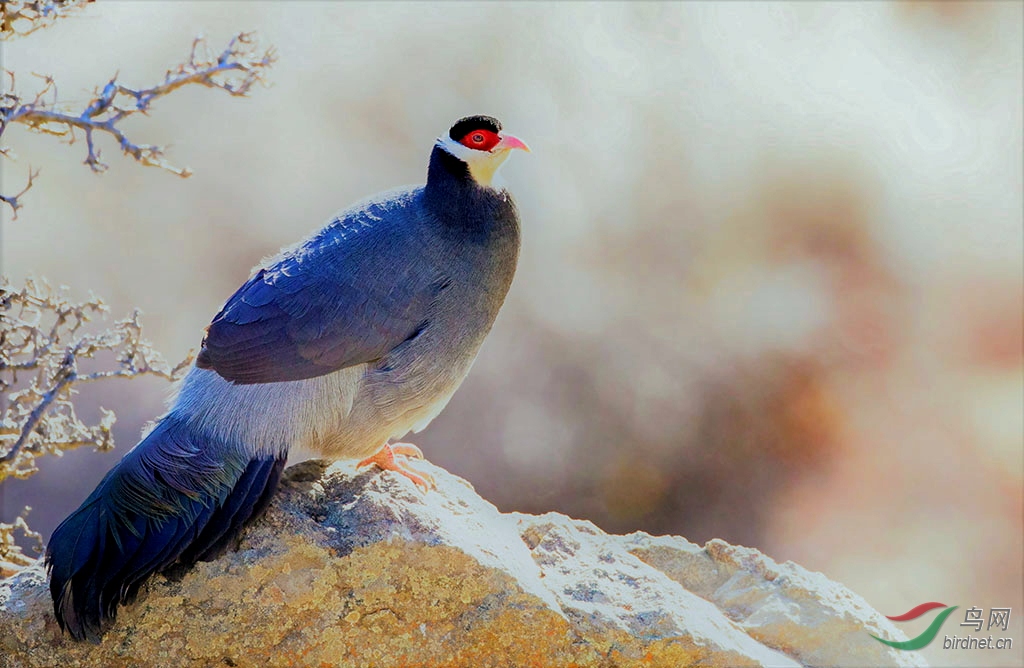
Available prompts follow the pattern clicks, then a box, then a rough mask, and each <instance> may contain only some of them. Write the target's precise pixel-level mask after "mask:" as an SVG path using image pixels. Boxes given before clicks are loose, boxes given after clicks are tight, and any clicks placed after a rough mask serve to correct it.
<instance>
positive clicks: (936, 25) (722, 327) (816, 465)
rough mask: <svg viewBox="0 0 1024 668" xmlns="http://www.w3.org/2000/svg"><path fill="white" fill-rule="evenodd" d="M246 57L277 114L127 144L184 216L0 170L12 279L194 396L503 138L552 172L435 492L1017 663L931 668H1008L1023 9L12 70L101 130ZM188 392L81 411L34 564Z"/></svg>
mask: <svg viewBox="0 0 1024 668" xmlns="http://www.w3.org/2000/svg"><path fill="white" fill-rule="evenodd" d="M240 30H258V31H259V33H260V36H261V38H262V40H263V42H264V43H266V44H268V45H274V46H275V47H276V48H277V50H278V53H279V56H280V59H279V61H278V63H277V64H276V65H275V66H274V67H273V68H272V70H271V71H270V76H269V78H270V80H271V82H272V85H271V86H269V87H267V88H257V89H256V90H255V91H254V93H253V95H252V97H251V98H250V99H236V98H231V97H229V96H227V95H224V94H223V93H220V92H217V91H209V90H205V89H200V88H195V89H191V88H186V89H182V90H180V91H178V92H177V93H175V94H174V95H172V96H170V97H168V98H165V99H163V100H161V101H160V102H158V103H157V105H156V108H155V110H154V111H153V112H152V113H151V115H150V117H148V118H141V119H134V120H132V122H131V123H129V124H127V125H126V126H125V127H124V129H125V130H127V131H128V132H129V136H131V137H132V139H133V140H134V141H136V142H142V143H158V144H165V143H166V144H170V145H171V148H170V151H169V153H168V157H169V159H170V161H171V162H173V163H175V164H177V165H179V166H182V165H187V166H189V167H191V168H192V169H193V170H194V172H195V175H194V176H193V177H192V178H190V179H179V178H177V177H175V176H173V175H171V174H168V173H166V172H162V171H160V170H157V169H151V168H142V167H140V166H138V165H136V164H134V163H133V161H131V160H130V159H128V158H124V157H123V156H121V155H119V151H118V149H117V147H116V146H115V145H114V144H113V143H111V142H108V141H107V140H106V138H102V139H100V142H102V143H101V147H102V148H103V151H104V156H105V158H106V160H107V161H108V162H109V163H110V164H111V169H110V170H109V172H107V173H106V174H105V175H102V176H97V175H95V174H92V173H91V172H90V171H89V169H88V168H87V167H86V166H84V165H82V164H80V163H81V161H82V160H83V159H84V158H85V148H84V146H83V145H82V144H81V143H80V144H76V145H75V146H71V147H68V146H65V145H63V144H60V143H59V142H58V141H57V140H56V139H54V138H52V137H46V136H40V135H32V134H29V133H26V132H24V131H22V130H21V129H20V128H12V129H11V130H9V131H8V132H7V133H6V134H5V143H6V144H8V145H11V146H12V147H13V148H14V150H15V151H16V153H17V154H18V160H17V161H16V162H11V161H4V162H3V163H0V168H2V170H3V172H2V177H3V186H2V188H3V191H4V192H8V191H14V192H16V191H17V190H20V189H21V187H22V185H23V184H24V180H25V177H26V173H27V170H28V167H29V165H31V166H33V167H39V168H41V169H42V173H41V174H40V176H39V178H38V179H37V181H36V185H35V186H34V188H33V189H32V190H31V191H30V193H29V195H27V196H26V198H25V208H24V209H22V211H21V212H20V214H19V218H18V219H17V220H16V221H12V220H11V216H10V215H9V211H7V210H6V209H5V210H4V212H3V216H4V219H3V227H2V232H3V249H2V250H3V253H2V258H3V273H5V274H6V275H8V276H9V277H10V278H11V279H12V280H13V281H14V282H15V283H16V284H17V283H20V282H21V281H23V280H24V279H25V278H26V277H28V276H37V277H45V278H47V279H49V280H50V281H51V282H52V283H54V284H66V285H68V286H70V287H71V292H72V295H73V296H75V297H77V298H79V299H84V298H86V297H87V296H88V293H89V291H90V290H92V291H94V292H95V293H96V294H98V295H100V296H102V297H104V298H105V299H106V300H107V301H108V303H109V304H110V305H111V307H112V312H113V314H114V316H116V317H123V316H124V315H126V314H128V313H129V312H130V311H131V309H132V308H133V307H139V308H141V309H142V310H143V312H144V319H143V321H144V324H145V326H146V332H147V335H148V338H149V339H150V340H151V341H152V342H153V343H154V344H155V346H156V348H157V349H158V350H161V351H162V352H163V353H164V354H165V356H166V357H167V358H168V359H170V360H172V361H176V360H178V359H180V358H182V357H183V356H184V355H185V354H186V352H187V351H188V350H189V349H190V348H194V347H196V346H197V345H198V343H199V340H200V338H201V335H202V329H203V327H205V326H206V324H207V323H208V322H209V320H210V319H211V317H212V316H213V315H214V314H215V313H216V312H217V311H218V309H219V308H220V306H221V305H222V303H223V302H224V300H225V299H226V298H227V297H228V296H229V295H230V294H231V293H232V292H233V291H234V290H235V288H236V287H237V286H238V285H239V284H240V283H241V282H242V281H243V280H244V279H245V278H246V277H247V276H248V272H249V269H250V267H251V266H252V265H253V264H255V263H256V262H257V261H258V260H259V259H260V258H262V257H264V256H265V255H267V254H270V253H272V252H275V251H276V250H277V249H278V248H279V247H281V246H282V245H286V244H290V243H292V242H293V241H295V240H297V239H299V238H300V237H302V236H303V235H305V234H306V233H307V232H309V231H311V230H313V229H314V228H316V227H318V226H319V225H320V224H322V223H323V222H325V221H326V219H327V218H328V217H329V216H331V215H332V213H333V212H335V211H336V210H338V209H340V208H342V207H344V206H347V205H348V204H350V203H352V202H354V201H355V200H357V199H360V198H362V197H364V196H366V195H369V194H372V193H375V192H378V191H380V190H383V189H386V188H390V187H393V186H396V185H400V184H405V183H416V182H422V180H423V178H424V176H425V170H426V161H427V156H428V153H429V150H430V148H431V146H432V142H433V139H434V138H435V137H436V136H438V135H439V134H441V133H443V132H445V131H447V129H448V127H449V126H450V125H451V123H452V121H454V120H455V119H456V118H458V117H460V116H463V115H467V114H472V113H488V114H492V115H495V116H497V117H499V118H501V119H502V121H503V122H504V124H505V127H506V128H507V129H508V130H509V131H511V132H514V133H515V134H516V135H518V136H521V137H522V138H524V139H525V140H526V141H527V142H528V143H529V144H530V146H531V148H532V149H533V153H532V154H531V155H516V156H514V158H513V159H512V160H511V161H510V162H509V163H508V164H507V165H506V167H505V168H504V175H505V180H506V182H507V183H508V184H509V186H510V189H511V190H512V191H513V193H514V194H515V196H516V198H517V199H518V202H519V205H520V209H521V213H522V218H523V249H522V254H521V260H520V266H519V272H518V274H517V277H516V281H515V283H514V285H513V287H512V290H511V293H510V294H509V297H508V300H507V302H506V304H505V308H504V310H503V311H502V314H501V315H500V317H499V319H498V321H497V323H496V325H495V328H494V330H493V332H492V334H491V336H490V337H489V339H488V341H487V343H486V344H485V345H484V348H483V350H482V352H481V354H480V357H479V358H478V360H477V363H476V366H475V368H474V371H473V373H472V374H471V375H470V377H469V379H468V380H467V381H466V383H465V385H464V386H463V388H462V389H461V390H460V391H459V392H458V393H457V394H456V396H455V398H454V399H453V400H452V402H451V404H450V405H449V407H448V409H447V410H446V411H445V412H444V413H443V414H442V415H441V416H440V417H439V418H437V420H435V422H434V423H433V425H432V426H431V427H430V428H429V429H428V430H427V431H425V432H424V433H423V434H421V435H420V436H419V437H418V438H417V439H414V440H415V441H416V442H417V443H418V444H419V445H421V446H422V447H423V449H424V450H425V451H426V453H427V456H428V458H429V459H431V460H432V461H434V462H435V463H437V464H440V465H441V466H444V467H446V468H447V469H449V470H450V471H452V472H454V473H456V474H458V475H461V476H464V477H465V478H467V479H468V480H469V481H471V482H472V483H473V485H474V486H475V487H476V489H477V490H478V491H479V492H480V493H481V494H482V495H483V496H484V497H485V498H487V499H489V500H491V501H492V502H494V503H495V504H496V505H497V506H498V507H499V508H501V509H502V510H506V511H510V510H517V511H523V512H530V513H539V512H544V511H549V510H557V511H560V512H563V513H567V514H569V515H571V516H573V517H580V518H586V519H590V520H592V521H594V522H595V523H597V524H598V525H599V526H601V527H602V528H603V529H605V530H608V531H611V532H630V531H634V530H644V531H648V532H651V533H658V534H660V533H672V534H680V535H683V536H685V537H686V538H688V539H689V540H691V541H694V542H697V543H703V542H704V541H706V540H708V539H711V538H716V537H717V538H723V539H725V540H727V541H729V542H732V543H738V544H743V545H748V546H752V547H756V548H758V549H760V550H762V551H764V552H765V553H767V554H768V555H770V556H772V557H773V558H775V559H776V560H778V561H784V560H789V559H791V560H793V561H795V562H797V563H799V564H801V565H803V566H805V567H807V568H810V569H812V570H817V571H822V572H823V573H825V574H826V575H827V576H829V577H830V578H833V579H835V580H837V581H839V582H841V583H843V584H845V585H847V586H849V587H850V588H852V589H853V590H854V591H856V592H857V593H859V594H861V595H863V596H864V597H865V598H866V599H867V600H868V601H869V603H871V604H872V605H873V606H875V607H876V608H877V609H879V610H880V611H881V612H883V613H884V614H888V615H896V614H900V613H903V612H905V611H907V610H908V609H910V608H911V607H912V606H914V605H916V604H918V603H921V602H924V601H932V600H937V601H942V602H944V603H946V604H949V605H959V606H962V607H963V608H967V607H971V606H977V607H980V608H983V609H984V610H985V611H986V615H987V611H988V610H989V609H990V608H993V607H1011V608H1012V614H1011V620H1010V623H1011V628H1010V630H1009V631H1008V632H1006V633H1003V632H997V633H993V635H999V634H1003V635H1006V636H1009V637H1012V638H1013V641H1014V645H1015V647H1014V649H1013V650H1010V651H989V652H980V651H978V650H975V651H970V650H956V651H953V650H948V651H943V650H942V649H941V648H940V647H939V645H940V643H938V642H936V643H933V645H934V646H933V647H930V648H928V650H926V656H927V657H928V659H929V660H930V661H931V662H932V663H933V664H935V665H980V664H982V663H983V664H984V665H1007V666H1009V665H1021V663H1022V658H1024V649H1022V648H1024V633H1022V628H1024V627H1022V624H1021V620H1022V619H1024V596H1022V559H1024V551H1022V543H1024V528H1022V527H1024V510H1022V507H1024V506H1022V504H1024V498H1022V476H1024V381H1022V336H1024V334H1022V318H1024V314H1022V304H1024V287H1022V286H1024V280H1022V253H1024V240H1022V229H1024V224H1022V190H1024V184H1022V102H1021V101H1022V50H1024V37H1022V32H1024V22H1022V5H1021V4H1020V3H982V2H970V3H965V4H955V3H947V2H920V3H917V2H915V3H794V4H767V3H756V4H744V3H731V2H730V3H711V4H699V3H685V4H667V3H658V4H640V3H630V4H628V5H619V4H611V3H601V4H597V5H589V4H582V3H563V4H540V3H514V4H498V3H487V4H470V3H445V4H431V3H419V2H417V3H412V4H403V3H384V4H377V5H372V6H371V5H368V4H356V3H325V2H312V3H306V4H304V3H299V2H287V3H286V2H267V3H254V2H249V3H236V2H212V1H205V2H196V3H189V2H146V3H137V2H99V3H96V4H95V5H93V6H89V7H87V8H86V9H85V10H83V11H82V12H80V13H78V14H77V15H75V16H73V17H71V18H67V19H64V20H62V21H60V22H58V23H57V24H56V25H54V26H53V27H51V28H49V29H46V30H44V31H42V32H39V33H36V34H33V35H31V36H29V37H25V38H21V39H18V40H14V41H12V42H9V43H6V44H4V45H3V61H4V62H3V65H4V67H5V68H6V69H9V70H13V71H15V72H18V73H19V78H18V79H17V84H18V87H19V91H20V92H22V93H27V92H29V91H30V90H31V89H32V87H33V86H39V85H41V81H40V80H36V79H34V78H33V77H31V76H28V73H30V72H39V73H46V74H51V75H53V76H54V77H55V78H56V80H57V82H58V91H59V93H60V96H61V98H62V99H63V100H65V101H67V102H75V103H77V104H78V107H77V108H78V109H81V108H82V107H83V106H84V104H85V103H86V102H87V101H88V100H89V99H90V96H91V94H92V91H93V88H94V87H95V86H96V85H98V84H100V85H102V84H103V83H105V82H106V81H107V80H108V79H109V78H110V77H111V76H113V75H114V74H115V73H117V72H120V78H121V80H122V81H124V82H126V83H128V84H130V85H137V86H148V85H152V84H154V83H156V82H157V81H159V80H160V79H161V78H162V76H163V73H164V70H165V69H166V68H167V67H169V66H172V65H174V64H176V63H178V62H181V61H182V60H183V59H185V58H186V57H187V55H188V51H189V48H190V45H191V41H192V38H193V36H195V35H196V34H198V33H203V34H205V35H206V36H207V37H208V38H209V40H210V44H211V47H212V48H214V49H218V50H219V49H220V48H222V47H223V45H224V44H226V43H227V40H228V39H229V38H230V37H231V35H232V34H234V33H235V32H237V31H240ZM168 392H169V387H168V385H167V384H166V383H165V382H164V381H160V380H155V379H146V378H144V379H138V380H133V381H130V382H121V383H118V382H113V383H108V384H106V385H102V384H99V385H94V386H92V387H89V388H88V391H83V393H82V394H81V395H80V402H79V404H80V406H81V410H80V412H81V414H82V415H83V417H85V418H86V419H87V420H88V419H91V418H94V417H96V416H98V407H99V406H101V405H102V406H105V407H107V408H111V409H114V410H115V411H116V413H117V415H118V418H119V419H118V426H117V429H116V431H115V436H116V439H117V442H118V448H117V450H115V451H114V452H111V453H105V454H97V453H94V452H88V451H78V452H72V453H69V454H67V455H66V456H65V457H63V458H59V459H52V458H51V459H48V460H42V461H41V462H40V465H41V468H42V470H41V471H40V473H38V474H37V475H35V476H34V477H32V478H30V479H28V480H24V481H20V480H9V481H7V482H6V483H5V484H4V485H3V487H2V488H0V509H2V516H0V519H2V520H7V521H10V519H11V518H13V517H14V516H16V515H17V514H18V513H19V512H20V511H21V509H22V507H23V506H25V505H30V506H32V507H33V511H32V513H31V515H30V516H29V520H30V523H31V524H32V525H33V527H34V528H35V529H37V530H39V531H42V533H43V534H44V536H49V534H50V532H51V531H52V530H53V528H54V527H55V526H56V524H57V523H58V522H59V521H60V520H61V519H62V518H63V517H64V516H65V515H67V514H68V513H69V512H70V511H71V510H73V509H74V508H75V507H77V505H78V504H79V503H80V502H81V501H82V500H83V499H84V498H85V496H86V495H87V494H88V493H89V492H90V491H91V490H92V489H93V487H94V486H95V485H96V483H97V482H98V481H99V480H100V478H101V477H102V476H103V474H104V473H105V472H106V471H107V470H108V469H109V468H110V467H111V466H112V465H113V464H114V463H115V462H116V461H117V460H118V459H119V458H120V457H121V456H122V455H123V454H124V452H125V451H126V450H127V449H128V448H130V447H131V446H132V445H133V444H134V443H135V442H136V440H137V437H138V435H139V431H140V429H141V428H142V426H143V424H144V423H145V422H146V421H148V420H151V419H153V418H154V417H156V416H157V415H158V414H159V413H160V412H162V410H163V401H164V398H165V397H166V395H167V394H168ZM954 619H955V616H954ZM927 621H928V620H927V619H924V620H918V621H917V622H916V624H918V625H919V626H920V628H919V627H918V626H915V625H914V624H915V623H906V624H903V625H902V627H901V628H904V630H906V631H907V632H908V634H910V635H911V636H914V635H917V633H919V632H920V631H921V630H923V628H924V626H926V625H927ZM960 621H962V619H961V620H960ZM948 626H949V627H950V628H949V629H946V630H945V632H947V633H949V634H954V633H955V634H959V635H965V634H966V633H967V632H966V631H964V630H963V629H961V628H960V627H959V626H956V625H953V624H949V625H948ZM987 633H991V632H987ZM982 635H986V634H982Z"/></svg>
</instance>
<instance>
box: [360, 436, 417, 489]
mask: <svg viewBox="0 0 1024 668" xmlns="http://www.w3.org/2000/svg"><path fill="white" fill-rule="evenodd" d="M396 455H397V456H400V457H402V458H403V459H402V460H399V459H396ZM406 457H412V458H414V459H423V451H422V450H420V449H419V448H417V447H416V446H415V445H413V444H412V443H394V444H391V443H385V444H384V447H382V448H381V449H380V450H378V451H377V454H375V455H372V456H370V457H367V458H366V459H364V460H363V461H361V462H359V463H358V464H356V468H357V469H358V468H363V467H364V466H371V465H374V464H376V465H377V467H378V468H380V469H383V470H384V471H394V472H395V473H398V474H400V475H403V476H405V477H406V478H408V479H409V480H412V482H413V483H414V484H415V485H416V486H417V487H419V488H420V489H422V490H423V491H424V492H429V491H430V490H431V489H433V488H434V487H435V483H434V478H433V476H431V475H430V474H429V473H425V472H423V471H417V470H415V469H414V468H412V466H410V465H409V463H408V462H406V461H404V458H406Z"/></svg>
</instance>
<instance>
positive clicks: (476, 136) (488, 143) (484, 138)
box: [459, 130, 501, 151]
mask: <svg viewBox="0 0 1024 668" xmlns="http://www.w3.org/2000/svg"><path fill="white" fill-rule="evenodd" d="M500 141H501V137H499V136H498V135H497V134H496V133H494V132H491V131H490V130H473V131H472V132H468V133H466V136H465V137H463V138H462V139H461V140H460V141H459V143H460V144H462V145H463V146H465V147H467V148H471V149H475V150H477V151H490V150H491V149H493V148H494V147H495V146H497V145H498V142H500Z"/></svg>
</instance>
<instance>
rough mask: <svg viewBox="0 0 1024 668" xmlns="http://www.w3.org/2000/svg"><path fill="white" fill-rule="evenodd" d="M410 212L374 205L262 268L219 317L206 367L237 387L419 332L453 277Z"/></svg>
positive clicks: (381, 348) (329, 366) (299, 373)
mask: <svg viewBox="0 0 1024 668" xmlns="http://www.w3.org/2000/svg"><path fill="white" fill-rule="evenodd" d="M407 218H409V214H408V213H407V212H406V211H404V210H402V209H401V208H398V209H395V208H394V207H389V206H387V205H385V204H379V203H378V204H371V205H369V206H367V207H364V208H363V209H361V210H356V211H355V212H353V213H350V214H348V215H347V216H343V217H341V218H339V219H336V220H335V221H334V223H332V224H331V225H329V226H327V227H326V228H324V229H323V230H321V231H320V232H319V233H318V234H316V235H315V236H314V237H312V238H311V239H309V240H308V241H306V242H305V243H304V244H302V245H301V246H299V247H297V248H295V249H293V250H291V251H286V252H284V253H283V254H282V255H280V256H279V257H278V258H277V259H276V261H274V262H272V263H271V264H269V265H268V266H266V267H264V268H262V269H260V270H259V271H257V272H256V273H255V274H254V275H253V276H252V278H250V279H249V280H248V282H246V283H245V285H243V286H242V287H241V288H239V290H238V291H237V292H236V293H235V294H234V295H233V296H232V297H231V299H229V300H228V302H227V303H226V304H225V305H224V308H223V309H222V310H221V312H220V313H219V314H218V315H217V317H216V318H214V319H213V322H212V323H210V326H209V327H208V328H207V330H206V337H205V338H204V339H203V346H202V350H201V351H200V353H199V357H198V358H197V360H196V364H197V366H199V367H200V368H207V369H213V370H214V371H216V372H217V373H218V374H220V375H221V376H223V377H224V378H226V379H227V380H230V381H233V382H235V383H243V384H244V383H273V382H281V381H290V380H302V379H304V378H313V377H315V376H322V375H324V374H328V373H331V372H332V371H336V370H338V369H342V368H344V367H348V366H353V365H356V364H361V363H364V362H372V361H374V360H377V359H379V358H381V357H382V356H384V355H386V354H387V353H388V352H390V351H391V350H393V349H394V348H395V347H397V346H398V345H400V344H402V343H403V342H404V341H406V340H409V339H411V338H415V337H416V336H418V335H419V333H420V332H421V331H422V330H423V328H424V327H426V325H427V318H428V315H429V308H430V304H431V303H432V302H433V301H434V299H435V297H436V296H437V294H438V292H440V291H441V290H443V289H444V285H445V282H444V278H443V277H442V276H439V275H437V273H436V270H435V269H433V268H431V267H429V266H427V263H426V262H424V261H422V250H423V249H422V248H421V247H418V246H417V244H418V243H419V242H418V237H417V235H415V234H412V233H411V232H410V230H409V228H408V225H405V224H406V223H409V221H408V220H406V219H407Z"/></svg>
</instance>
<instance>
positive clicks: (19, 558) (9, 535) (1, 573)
mask: <svg viewBox="0 0 1024 668" xmlns="http://www.w3.org/2000/svg"><path fill="white" fill-rule="evenodd" d="M31 510H32V509H31V508H30V507H28V506H25V508H24V510H22V511H21V514H20V515H18V516H17V517H16V518H14V521H13V522H10V523H7V522H0V579H3V578H6V577H10V576H12V575H14V574H15V573H17V572H18V571H19V570H21V569H22V568H25V567H27V566H31V565H32V564H34V563H35V562H36V560H37V559H38V557H30V556H28V555H27V554H25V553H24V552H23V551H22V549H21V546H19V545H18V544H17V539H15V537H14V532H15V531H20V532H21V533H22V534H23V535H24V536H25V537H26V538H28V539H30V540H31V541H32V549H33V550H35V552H36V554H39V555H42V554H43V549H44V548H43V535H42V534H41V533H39V532H38V531H32V529H30V528H29V526H28V522H26V521H25V517H26V516H28V514H29V512H30V511H31Z"/></svg>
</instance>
